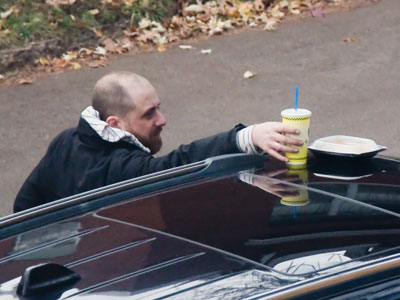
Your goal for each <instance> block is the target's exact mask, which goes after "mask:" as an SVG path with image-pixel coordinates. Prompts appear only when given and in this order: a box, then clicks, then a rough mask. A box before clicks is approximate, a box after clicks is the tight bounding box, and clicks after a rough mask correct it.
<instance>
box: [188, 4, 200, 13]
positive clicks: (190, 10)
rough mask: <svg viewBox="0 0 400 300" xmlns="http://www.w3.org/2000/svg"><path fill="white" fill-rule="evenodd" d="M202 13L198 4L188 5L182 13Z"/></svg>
mask: <svg viewBox="0 0 400 300" xmlns="http://www.w3.org/2000/svg"><path fill="white" fill-rule="evenodd" d="M203 11H204V10H203V7H201V5H198V4H192V5H189V6H188V7H186V8H185V9H184V12H186V13H201V12H203Z"/></svg>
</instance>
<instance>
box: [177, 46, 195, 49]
mask: <svg viewBox="0 0 400 300" xmlns="http://www.w3.org/2000/svg"><path fill="white" fill-rule="evenodd" d="M179 48H181V49H183V50H190V49H193V47H192V46H191V45H179Z"/></svg>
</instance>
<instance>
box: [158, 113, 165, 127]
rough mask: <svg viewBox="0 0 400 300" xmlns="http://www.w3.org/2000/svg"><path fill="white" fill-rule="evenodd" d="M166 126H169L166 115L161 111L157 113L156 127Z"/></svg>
mask: <svg viewBox="0 0 400 300" xmlns="http://www.w3.org/2000/svg"><path fill="white" fill-rule="evenodd" d="M165 124H167V121H166V120H165V117H164V115H163V114H162V113H161V112H160V111H157V119H156V126H158V127H162V126H165Z"/></svg>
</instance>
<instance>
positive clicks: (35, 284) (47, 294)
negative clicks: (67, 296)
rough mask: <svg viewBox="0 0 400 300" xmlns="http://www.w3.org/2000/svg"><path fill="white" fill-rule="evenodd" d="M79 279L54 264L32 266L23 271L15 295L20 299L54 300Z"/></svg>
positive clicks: (69, 271)
mask: <svg viewBox="0 0 400 300" xmlns="http://www.w3.org/2000/svg"><path fill="white" fill-rule="evenodd" d="M80 279H81V276H79V274H77V273H75V272H74V271H72V270H70V269H68V268H67V267H64V266H62V265H58V264H55V263H46V264H40V265H36V266H32V267H29V268H27V269H26V270H25V272H24V275H23V276H22V278H21V281H20V282H19V284H18V288H17V295H18V296H19V297H20V298H22V299H49V300H50V299H51V300H53V299H54V300H55V299H58V298H59V297H60V296H61V295H62V293H64V292H65V291H66V290H68V289H70V288H71V287H72V286H74V285H75V284H76V283H77V282H78V281H79V280H80Z"/></svg>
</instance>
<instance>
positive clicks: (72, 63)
mask: <svg viewBox="0 0 400 300" xmlns="http://www.w3.org/2000/svg"><path fill="white" fill-rule="evenodd" d="M69 64H70V65H71V67H72V69H74V70H79V69H80V68H82V66H81V65H80V64H79V63H77V62H70V63H69Z"/></svg>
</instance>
